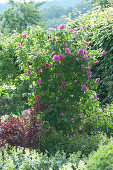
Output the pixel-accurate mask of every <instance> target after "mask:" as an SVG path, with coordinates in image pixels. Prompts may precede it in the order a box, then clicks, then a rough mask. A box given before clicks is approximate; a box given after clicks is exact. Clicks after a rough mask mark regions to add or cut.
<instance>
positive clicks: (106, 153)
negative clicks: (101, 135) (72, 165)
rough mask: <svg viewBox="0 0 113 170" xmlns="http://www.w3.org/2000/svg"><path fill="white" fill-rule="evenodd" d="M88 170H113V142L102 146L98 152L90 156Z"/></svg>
mask: <svg viewBox="0 0 113 170" xmlns="http://www.w3.org/2000/svg"><path fill="white" fill-rule="evenodd" d="M87 169H91V170H97V169H98V170H102V169H105V170H112V169H113V141H111V142H110V143H109V144H107V145H100V146H99V149H98V150H97V151H96V152H93V153H91V154H90V155H89V159H88V161H87Z"/></svg>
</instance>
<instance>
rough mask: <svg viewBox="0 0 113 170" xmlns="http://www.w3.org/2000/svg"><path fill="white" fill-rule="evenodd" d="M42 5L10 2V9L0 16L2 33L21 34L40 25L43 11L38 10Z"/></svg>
mask: <svg viewBox="0 0 113 170" xmlns="http://www.w3.org/2000/svg"><path fill="white" fill-rule="evenodd" d="M42 4H43V3H39V2H38V3H34V2H33V1H30V2H25V0H24V2H23V3H22V2H14V0H9V6H10V7H9V8H6V9H5V10H4V12H3V13H1V14H0V22H1V32H2V33H4V32H8V33H12V32H13V31H14V30H16V31H17V32H19V33H21V32H22V31H23V30H24V29H26V28H27V26H29V25H40V19H41V11H39V9H38V8H39V7H40V6H41V5H42Z"/></svg>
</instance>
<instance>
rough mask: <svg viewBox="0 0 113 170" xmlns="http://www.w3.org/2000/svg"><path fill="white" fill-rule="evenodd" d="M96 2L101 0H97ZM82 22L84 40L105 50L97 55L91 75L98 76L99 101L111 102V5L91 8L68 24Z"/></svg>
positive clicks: (112, 45) (93, 47)
mask: <svg viewBox="0 0 113 170" xmlns="http://www.w3.org/2000/svg"><path fill="white" fill-rule="evenodd" d="M95 1H96V0H95ZM98 2H102V1H100V0H99V1H98ZM103 2H104V1H103ZM106 2H107V1H106ZM103 16H104V17H103ZM83 23H84V24H85V25H86V26H87V32H86V41H89V42H90V45H91V48H92V49H98V50H99V51H103V50H105V52H106V53H105V55H104V56H103V57H98V61H99V63H98V64H97V65H96V66H95V67H94V68H93V69H92V71H93V73H94V74H93V77H97V76H98V77H100V84H99V86H98V89H97V94H98V96H99V99H100V101H101V103H102V104H105V103H112V101H113V90H112V88H113V81H112V79H113V78H112V75H113V66H112V61H113V40H112V32H113V7H109V8H104V9H101V8H100V7H98V8H95V9H92V11H90V12H87V13H86V14H83V15H80V16H79V17H78V18H77V19H76V20H75V21H71V22H70V24H69V25H71V26H73V28H74V27H75V26H76V25H78V26H82V24H83Z"/></svg>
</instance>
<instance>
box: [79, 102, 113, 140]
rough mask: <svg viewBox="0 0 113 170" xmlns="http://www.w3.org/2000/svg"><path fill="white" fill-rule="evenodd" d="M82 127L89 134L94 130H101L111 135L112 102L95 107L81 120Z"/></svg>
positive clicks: (112, 129)
mask: <svg viewBox="0 0 113 170" xmlns="http://www.w3.org/2000/svg"><path fill="white" fill-rule="evenodd" d="M82 128H83V129H84V130H85V131H86V132H87V133H88V134H90V133H91V132H94V131H103V132H104V133H106V134H107V136H109V137H110V136H113V104H111V105H106V106H104V107H103V108H101V107H100V108H97V109H96V111H95V112H93V113H91V114H90V116H89V117H87V119H84V120H83V122H82Z"/></svg>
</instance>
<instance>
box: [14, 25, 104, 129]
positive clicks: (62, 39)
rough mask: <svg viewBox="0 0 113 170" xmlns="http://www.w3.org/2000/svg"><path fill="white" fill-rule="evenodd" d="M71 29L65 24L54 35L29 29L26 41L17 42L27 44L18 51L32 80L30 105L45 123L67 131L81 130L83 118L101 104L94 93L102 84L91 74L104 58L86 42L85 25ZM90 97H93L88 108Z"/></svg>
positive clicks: (26, 72)
mask: <svg viewBox="0 0 113 170" xmlns="http://www.w3.org/2000/svg"><path fill="white" fill-rule="evenodd" d="M70 29H71V28H68V27H66V28H65V25H63V24H62V25H60V27H59V28H58V27H57V28H55V29H53V30H52V31H51V32H45V31H43V30H42V28H37V29H35V30H33V29H31V28H30V27H29V28H28V31H27V37H26V38H22V36H21V35H20V36H19V37H18V38H17V40H18V41H19V42H21V43H23V44H24V45H23V46H21V47H19V48H17V55H18V61H19V63H20V65H21V67H22V68H23V69H24V72H25V74H26V75H27V76H28V78H29V87H30V89H31V95H29V96H28V98H29V99H30V102H29V104H30V105H32V104H33V105H35V104H36V105H37V104H38V106H39V108H41V109H40V113H41V119H42V120H43V121H49V123H50V125H52V126H54V127H56V128H57V129H58V130H59V129H63V130H64V131H69V130H70V129H71V130H72V129H75V128H77V126H79V124H80V121H81V117H80V116H79V115H80V114H81V113H84V115H86V114H88V112H90V111H91V110H92V108H94V106H96V105H97V103H98V102H97V100H94V94H95V92H93V91H92V90H94V89H95V88H97V86H98V83H97V80H96V83H95V80H93V79H91V76H92V74H93V73H92V72H91V71H89V70H91V67H92V66H93V65H94V66H95V64H94V63H95V61H97V60H96V56H97V55H101V54H99V53H98V51H91V47H90V46H89V44H90V42H87V41H85V40H84V38H83V36H84V34H85V30H86V29H87V28H86V26H85V25H83V26H82V29H80V28H76V29H73V31H70ZM75 33H77V36H75ZM34 56H37V57H35V59H34ZM96 64H97V63H96ZM98 80H99V79H98ZM37 95H38V96H39V99H38V101H37V99H36V96H37ZM89 95H90V96H93V97H90V99H91V100H90V101H89V104H88V103H87V102H86V103H87V104H86V107H85V101H86V100H87V99H88V98H89ZM86 108H87V109H86ZM62 113H63V114H62Z"/></svg>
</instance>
